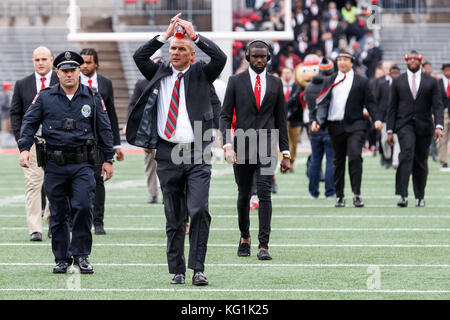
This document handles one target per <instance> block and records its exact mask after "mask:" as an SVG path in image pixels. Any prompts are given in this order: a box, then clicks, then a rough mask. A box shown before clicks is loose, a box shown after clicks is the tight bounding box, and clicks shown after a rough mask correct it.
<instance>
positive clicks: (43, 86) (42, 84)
mask: <svg viewBox="0 0 450 320" xmlns="http://www.w3.org/2000/svg"><path fill="white" fill-rule="evenodd" d="M45 80H47V78H45V77H42V78H41V90H43V89H45Z"/></svg>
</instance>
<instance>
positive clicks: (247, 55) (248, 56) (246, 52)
mask: <svg viewBox="0 0 450 320" xmlns="http://www.w3.org/2000/svg"><path fill="white" fill-rule="evenodd" d="M255 42H261V43H264V44H265V45H266V47H267V62H269V61H270V58H271V57H270V46H269V45H268V44H267V42H265V41H262V40H252V41H250V42H249V43H248V45H247V51H245V60H247V61H248V62H250V45H251V44H253V43H255Z"/></svg>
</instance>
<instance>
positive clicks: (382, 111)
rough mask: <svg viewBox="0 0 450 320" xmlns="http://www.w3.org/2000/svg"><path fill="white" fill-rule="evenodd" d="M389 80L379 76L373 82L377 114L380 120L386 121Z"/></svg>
mask: <svg viewBox="0 0 450 320" xmlns="http://www.w3.org/2000/svg"><path fill="white" fill-rule="evenodd" d="M390 92H391V90H390V86H389V81H388V80H386V78H385V77H380V78H378V79H376V80H375V83H374V95H375V101H376V103H377V109H378V114H379V116H380V119H381V121H383V122H386V118H387V113H388V109H389V94H390Z"/></svg>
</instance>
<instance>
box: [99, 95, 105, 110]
mask: <svg viewBox="0 0 450 320" xmlns="http://www.w3.org/2000/svg"><path fill="white" fill-rule="evenodd" d="M100 102H101V103H102V111H103V112H106V106H105V101H103V98H100Z"/></svg>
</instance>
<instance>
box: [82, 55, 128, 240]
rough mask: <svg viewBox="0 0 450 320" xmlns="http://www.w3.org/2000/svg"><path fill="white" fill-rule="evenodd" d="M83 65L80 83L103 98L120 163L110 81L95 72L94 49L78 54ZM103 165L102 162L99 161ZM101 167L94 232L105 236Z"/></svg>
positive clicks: (96, 172)
mask: <svg viewBox="0 0 450 320" xmlns="http://www.w3.org/2000/svg"><path fill="white" fill-rule="evenodd" d="M80 55H81V57H82V58H83V60H84V63H83V64H82V65H81V67H80V70H81V75H80V80H81V83H82V84H84V85H86V86H88V87H90V88H96V89H97V90H98V92H99V93H100V96H101V97H102V98H103V100H104V103H105V106H106V112H107V113H108V117H109V121H110V122H111V128H112V132H113V139H114V150H115V153H116V159H117V160H118V161H122V160H123V158H124V155H123V152H122V148H121V147H120V132H119V123H118V121H117V114H116V107H115V105H114V91H113V86H112V81H111V80H110V79H108V78H106V77H105V76H102V75H101V74H99V73H98V72H97V69H98V67H99V62H98V54H97V51H96V50H95V49H92V48H85V49H83V50H81V52H80ZM100 163H103V161H100ZM101 171H102V166H101V164H100V165H97V166H96V168H95V181H96V187H95V199H94V232H95V234H97V235H102V234H106V232H105V229H104V227H103V225H104V224H103V220H104V217H105V184H104V181H103V177H102V175H101Z"/></svg>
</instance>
